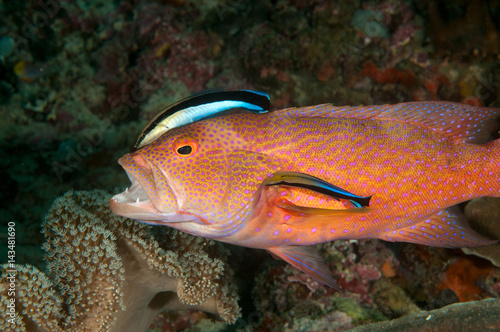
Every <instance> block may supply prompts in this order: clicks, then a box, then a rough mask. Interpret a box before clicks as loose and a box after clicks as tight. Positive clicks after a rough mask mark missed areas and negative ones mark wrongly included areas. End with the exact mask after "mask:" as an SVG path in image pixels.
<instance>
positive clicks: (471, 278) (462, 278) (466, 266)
mask: <svg viewBox="0 0 500 332" xmlns="http://www.w3.org/2000/svg"><path fill="white" fill-rule="evenodd" d="M490 269H491V267H489V266H488V267H483V266H481V264H478V263H477V261H476V260H473V259H471V258H468V257H464V258H458V259H457V260H455V261H454V262H453V263H451V264H450V265H448V267H447V268H446V271H445V273H444V275H443V276H442V278H441V282H440V283H439V285H438V287H439V289H446V288H449V289H451V290H453V291H454V292H455V294H457V295H458V298H459V299H460V301H461V302H467V301H474V300H479V299H481V298H482V296H481V294H482V290H481V288H479V287H478V286H477V285H476V282H477V280H479V279H481V278H482V277H484V276H486V275H487V274H488V273H489V271H490Z"/></svg>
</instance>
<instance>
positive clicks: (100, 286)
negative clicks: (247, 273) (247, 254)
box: [0, 190, 240, 332]
mask: <svg viewBox="0 0 500 332" xmlns="http://www.w3.org/2000/svg"><path fill="white" fill-rule="evenodd" d="M108 200H109V195H108V194H107V193H105V192H103V191H98V190H94V191H78V192H73V191H70V192H68V193H66V194H65V195H64V196H62V197H60V198H58V199H56V201H55V202H54V204H53V205H52V208H51V210H50V211H49V213H48V215H47V217H46V220H45V223H44V225H43V228H42V232H43V234H44V235H45V238H46V242H45V243H44V244H43V249H44V250H45V251H46V254H45V260H46V261H47V267H48V273H47V275H45V274H44V273H42V272H40V271H38V270H37V269H36V268H34V267H31V266H28V267H24V266H20V265H18V266H16V269H17V271H18V272H17V277H16V278H17V284H16V287H18V292H17V294H16V310H17V314H18V315H17V320H18V322H17V323H16V324H11V323H9V322H8V321H7V319H8V317H6V316H4V317H3V319H0V327H2V329H1V330H2V331H11V330H12V331H34V330H36V331H120V332H121V331H145V330H146V329H147V328H148V327H149V325H150V324H151V321H152V320H153V319H154V317H155V316H156V315H157V314H158V313H160V312H162V311H166V310H183V309H197V310H203V311H206V312H209V313H213V314H216V315H218V316H220V317H221V318H222V319H223V320H224V321H226V322H229V323H232V322H234V321H235V320H236V319H237V318H238V317H239V315H240V309H239V307H238V304H237V295H236V292H235V289H234V288H233V287H232V286H231V285H230V284H229V281H230V278H231V276H232V271H231V270H229V268H228V265H227V263H226V261H225V259H226V257H227V254H228V252H227V251H226V250H225V249H224V248H223V247H222V245H220V244H218V243H216V242H214V241H211V240H206V239H203V238H200V237H194V236H191V235H188V234H185V233H181V232H178V231H176V230H173V229H170V228H167V227H152V226H150V225H147V224H143V223H140V222H137V221H134V220H130V219H126V218H121V217H117V216H115V215H113V214H112V213H111V212H110V211H108V208H107V201H108ZM8 270H9V267H8V266H7V265H3V266H2V267H1V270H0V273H1V275H0V294H1V298H2V302H5V301H8V297H7V290H8V285H9V281H8V279H7V277H8V273H7V271H8Z"/></svg>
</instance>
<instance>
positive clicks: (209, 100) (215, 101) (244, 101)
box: [134, 90, 270, 149]
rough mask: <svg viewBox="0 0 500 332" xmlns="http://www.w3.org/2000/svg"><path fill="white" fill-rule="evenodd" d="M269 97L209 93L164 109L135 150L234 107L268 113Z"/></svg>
mask: <svg viewBox="0 0 500 332" xmlns="http://www.w3.org/2000/svg"><path fill="white" fill-rule="evenodd" d="M269 106H270V98H269V94H267V93H266V92H260V91H251V90H238V91H227V90H209V91H204V92H199V93H196V94H194V95H191V96H190V97H187V98H185V99H182V100H181V101H178V102H176V103H174V104H172V105H169V106H167V107H165V108H164V109H163V110H161V111H160V112H159V113H157V114H156V115H155V116H154V117H153V118H152V119H151V121H149V123H148V124H147V125H146V127H144V129H143V130H142V132H141V134H140V135H139V138H138V139H137V142H136V143H135V146H134V147H135V148H136V149H139V148H142V147H143V146H145V145H148V144H150V143H152V142H153V141H155V140H156V139H157V138H158V137H160V136H161V135H163V134H164V133H165V132H167V131H168V130H169V129H172V128H177V127H180V126H184V125H186V124H189V123H191V122H194V121H199V120H203V119H206V118H209V117H213V116H215V115H217V114H219V113H221V112H223V111H227V110H229V109H233V108H244V109H247V110H250V111H253V112H257V113H265V112H267V111H269Z"/></svg>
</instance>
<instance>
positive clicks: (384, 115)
mask: <svg viewBox="0 0 500 332" xmlns="http://www.w3.org/2000/svg"><path fill="white" fill-rule="evenodd" d="M278 112H286V113H288V114H289V115H291V116H309V117H315V116H317V117H334V118H357V119H378V120H390V121H399V122H405V123H409V124H412V125H415V126H419V127H426V128H429V129H431V130H433V131H436V132H438V133H440V134H441V135H443V136H447V137H450V138H451V139H452V140H454V141H456V142H461V143H464V142H466V143H474V144H483V143H486V142H488V141H489V140H491V134H492V133H493V131H494V130H495V128H496V126H497V124H496V121H494V120H495V119H496V118H498V117H499V116H500V109H497V108H488V107H476V106H471V105H466V104H460V103H453V102H446V101H426V102H409V103H401V104H395V105H373V106H332V105H331V104H323V105H317V106H310V107H304V108H289V109H286V110H282V111H278Z"/></svg>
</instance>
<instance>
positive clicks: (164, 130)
mask: <svg viewBox="0 0 500 332" xmlns="http://www.w3.org/2000/svg"><path fill="white" fill-rule="evenodd" d="M224 105H225V106H224ZM268 108H269V98H268V96H267V95H266V94H265V93H260V92H253V91H245V90H242V91H211V92H207V93H202V94H198V95H195V96H193V97H191V98H188V99H185V100H183V101H181V102H179V103H177V104H175V105H173V106H172V107H169V108H167V109H166V110H165V111H163V112H161V113H160V114H159V115H157V116H156V117H155V119H153V120H154V121H152V122H151V123H150V124H149V125H148V126H147V127H146V129H145V130H144V132H143V133H142V134H141V137H140V139H139V141H138V144H137V145H136V146H137V147H138V148H139V149H138V150H137V151H135V152H133V153H130V154H126V155H125V156H123V157H122V158H120V160H119V163H120V165H122V166H123V168H124V169H125V171H126V172H127V174H128V176H129V178H130V180H131V182H132V185H131V186H130V188H128V189H127V190H126V191H125V192H123V193H121V194H118V195H116V196H114V197H113V198H112V199H111V202H110V204H111V209H112V210H113V212H114V213H116V214H118V215H122V216H125V217H129V218H134V219H137V220H140V221H143V222H146V223H150V224H157V225H165V226H170V227H174V228H177V229H179V230H181V231H185V232H188V233H191V234H194V235H198V236H203V237H206V238H210V239H215V240H219V241H223V242H227V243H232V244H236V245H241V246H245V247H251V248H262V249H266V250H268V251H269V252H271V253H272V254H273V255H274V256H278V257H280V258H282V259H284V260H285V261H287V262H288V263H290V264H292V265H293V266H295V267H297V268H298V269H300V270H302V271H304V272H306V273H308V274H310V275H311V276H312V277H314V278H315V279H316V280H318V281H320V282H322V283H324V284H326V285H329V286H331V287H334V288H337V289H338V286H337V284H336V282H335V281H334V280H333V278H332V276H331V274H330V271H329V270H328V268H327V267H326V265H325V264H324V263H323V262H322V260H321V258H320V256H319V255H318V254H317V252H316V251H315V250H314V249H313V248H314V247H313V246H311V245H313V244H316V243H321V242H327V241H332V240H337V239H363V238H378V239H383V240H387V241H406V242H413V243H420V244H426V245H430V246H439V247H474V246H484V245H489V244H491V243H493V241H490V240H488V239H486V238H484V237H482V236H481V235H479V234H478V233H476V232H475V231H473V230H472V229H471V228H470V227H469V226H468V224H467V222H466V220H465V219H464V217H463V216H462V215H461V214H460V211H458V209H457V208H456V207H454V205H456V204H458V203H460V202H463V201H466V200H470V199H472V198H475V197H480V196H496V197H498V196H500V140H497V141H491V138H490V137H489V134H491V133H492V132H493V131H494V128H495V123H496V121H495V118H496V117H497V116H498V115H499V113H500V112H499V111H500V110H498V109H492V108H481V107H472V106H469V105H463V104H457V103H452V102H410V103H402V104H397V105H381V106H363V107H349V106H344V107H336V106H332V105H330V104H323V105H316V106H310V107H302V108H288V109H283V110H278V111H273V112H266V111H267V109H268ZM172 111H176V113H175V114H173V115H171V116H169V117H167V116H166V115H167V114H168V113H169V112H172Z"/></svg>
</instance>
